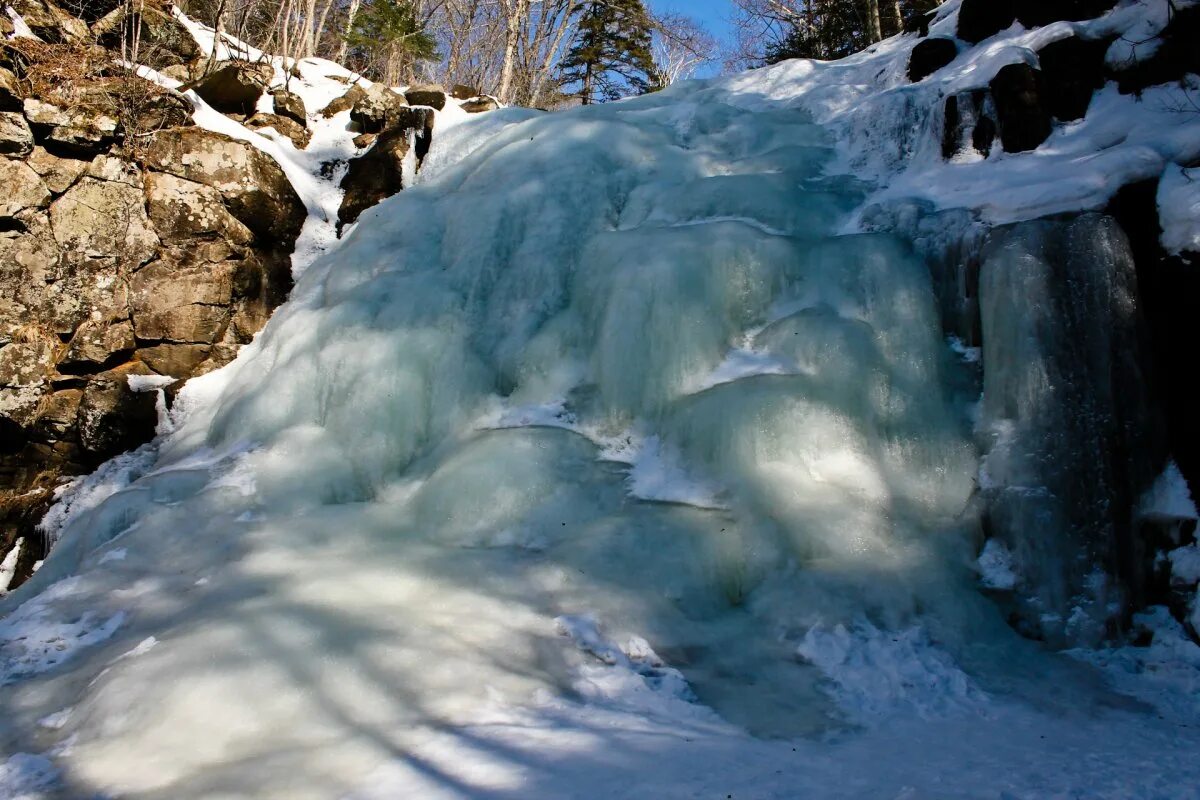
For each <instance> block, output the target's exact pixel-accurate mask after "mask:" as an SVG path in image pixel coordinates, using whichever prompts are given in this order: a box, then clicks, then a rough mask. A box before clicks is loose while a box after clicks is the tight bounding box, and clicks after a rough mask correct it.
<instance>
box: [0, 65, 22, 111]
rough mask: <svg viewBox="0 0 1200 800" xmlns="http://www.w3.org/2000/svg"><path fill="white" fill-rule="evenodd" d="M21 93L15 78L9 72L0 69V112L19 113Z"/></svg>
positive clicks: (2, 68)
mask: <svg viewBox="0 0 1200 800" xmlns="http://www.w3.org/2000/svg"><path fill="white" fill-rule="evenodd" d="M20 110H21V91H20V89H19V87H18V86H17V76H16V75H14V74H13V73H12V71H11V70H8V69H5V68H4V67H0V111H20Z"/></svg>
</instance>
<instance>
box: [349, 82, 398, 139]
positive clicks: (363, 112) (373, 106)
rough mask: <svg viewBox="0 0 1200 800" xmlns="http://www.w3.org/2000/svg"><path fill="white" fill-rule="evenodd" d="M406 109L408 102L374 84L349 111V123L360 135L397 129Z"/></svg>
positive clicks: (385, 88) (389, 90)
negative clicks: (355, 127) (351, 123)
mask: <svg viewBox="0 0 1200 800" xmlns="http://www.w3.org/2000/svg"><path fill="white" fill-rule="evenodd" d="M407 109H408V102H407V101H406V100H405V99H404V97H403V96H401V95H398V94H396V93H395V92H393V91H392V90H391V89H388V88H387V87H385V86H380V85H378V84H376V85H375V86H372V87H371V88H370V89H367V90H366V91H365V92H364V94H363V96H362V97H361V98H360V99H359V101H358V102H357V103H355V104H354V107H353V108H352V109H350V121H351V122H353V123H354V124H356V125H357V126H358V129H359V131H360V132H362V133H381V132H382V131H386V130H390V129H392V128H396V127H399V126H400V125H401V124H402V122H401V115H402V114H403V113H404V112H405V111H406V110H407Z"/></svg>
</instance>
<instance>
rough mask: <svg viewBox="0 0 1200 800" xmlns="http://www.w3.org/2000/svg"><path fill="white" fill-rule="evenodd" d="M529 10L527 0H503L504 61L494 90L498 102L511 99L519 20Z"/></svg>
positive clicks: (519, 33)
mask: <svg viewBox="0 0 1200 800" xmlns="http://www.w3.org/2000/svg"><path fill="white" fill-rule="evenodd" d="M528 10H529V0H505V2H504V14H505V20H504V23H505V24H504V62H503V64H502V65H501V67H500V86H499V88H497V90H496V94H497V96H498V97H499V98H500V102H502V103H507V102H509V101H510V100H512V78H513V68H514V67H515V66H516V62H517V44H518V43H519V41H520V38H521V20H522V19H524V17H525V14H526V13H528Z"/></svg>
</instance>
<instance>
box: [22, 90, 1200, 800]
mask: <svg viewBox="0 0 1200 800" xmlns="http://www.w3.org/2000/svg"><path fill="white" fill-rule="evenodd" d="M768 79H769V74H768V77H767V78H764V79H763V80H764V83H763V85H766V82H767V81H768ZM756 85H758V84H756V83H755V82H754V81H753V80H749V79H746V78H742V79H738V80H734V81H729V82H724V83H721V82H715V83H694V84H686V85H683V86H679V87H676V88H674V89H672V90H669V91H665V92H662V93H659V94H656V95H653V96H649V97H645V98H640V99H637V100H633V101H629V102H623V103H618V104H613V105H610V106H606V107H597V108H589V109H582V110H579V111H575V112H570V113H563V114H556V115H535V114H533V113H530V112H524V111H518V110H505V111H501V112H497V113H495V114H492V115H488V117H487V119H483V120H479V121H478V122H475V121H471V122H460V123H459V124H458V125H457V126H455V127H454V128H452V129H450V131H448V132H447V135H445V136H443V137H441V138H440V139H439V140H438V145H437V148H438V149H435V151H434V152H433V153H431V155H430V157H429V160H428V162H427V170H426V172H425V173H423V180H422V182H421V184H420V185H419V186H417V187H415V188H412V189H409V190H406V191H405V192H403V193H402V194H400V195H398V196H396V197H394V198H392V199H390V200H388V201H386V202H384V203H383V204H381V205H380V206H379V207H377V208H376V209H374V210H372V211H370V212H367V213H366V214H364V215H363V217H362V218H361V220H360V221H359V223H358V224H357V226H356V227H355V228H354V229H353V231H352V232H351V234H350V235H349V237H348V238H347V239H346V240H345V242H344V243H342V244H341V245H340V246H338V247H337V248H336V249H334V250H332V251H331V252H330V253H329V254H328V255H326V256H324V257H322V258H320V259H319V260H317V261H316V262H315V263H314V264H313V265H312V266H311V267H309V268H308V269H307V270H306V271H305V272H304V273H303V275H302V276H301V277H300V279H299V282H298V284H297V287H296V291H295V293H294V296H293V299H292V300H291V301H290V302H289V303H288V304H287V305H285V306H284V307H283V308H281V309H280V310H279V311H278V312H277V314H276V316H275V317H274V318H273V319H272V320H271V322H270V324H269V325H268V327H267V328H266V330H265V331H264V332H263V334H261V335H260V336H259V338H258V339H257V340H256V341H255V342H254V343H253V344H252V345H250V346H247V347H246V348H245V349H244V350H243V352H242V354H241V355H240V356H239V358H238V359H237V361H235V362H234V363H233V364H232V365H230V366H229V367H228V368H227V369H225V370H222V371H221V372H219V373H216V374H213V375H210V376H206V377H205V378H203V379H200V380H198V381H195V382H193V383H192V384H191V385H190V386H189V387H188V388H187V390H186V391H185V392H184V394H183V395H182V396H181V398H180V400H179V402H178V403H177V405H176V407H175V410H174V412H173V415H174V418H173V420H172V425H173V431H172V432H171V433H169V434H167V435H164V436H162V437H160V439H159V440H158V441H156V442H155V443H154V444H152V445H148V446H147V447H145V448H143V449H142V450H140V451H137V452H135V453H132V454H128V455H126V456H123V457H121V458H120V459H117V460H116V461H114V462H111V463H110V464H109V465H107V466H106V467H104V468H102V470H101V471H100V472H99V473H97V474H96V475H95V476H92V477H91V478H89V479H88V480H86V481H83V482H82V483H80V484H79V485H78V486H77V487H76V488H75V489H74V490H73V492H72V493H71V494H70V495H68V496H67V497H66V498H64V504H63V505H62V506H60V508H59V510H58V511H57V512H56V514H57V516H56V517H55V520H56V522H55V525H56V531H57V534H58V536H59V537H60V538H59V543H58V545H57V547H56V548H55V550H54V551H53V554H52V556H51V558H50V559H49V560H48V561H47V563H46V564H45V565H44V566H43V567H42V568H41V570H40V571H39V572H38V573H37V574H36V576H35V577H34V579H33V580H31V581H30V582H29V583H28V584H27V585H26V586H24V587H22V588H21V589H20V590H18V591H17V592H15V593H14V594H13V595H11V596H9V597H8V598H6V599H4V600H3V601H0V614H3V615H5V616H4V617H3V619H0V687H2V688H0V747H3V748H4V750H5V751H6V752H7V753H8V754H9V755H8V757H7V760H6V761H0V795H4V796H11V797H30V798H33V797H50V798H54V797H63V798H85V797H129V798H163V799H164V800H165V799H166V798H170V799H171V800H183V799H185V798H217V797H220V798H290V799H299V798H314V799H315V798H336V797H346V798H467V797H470V798H514V799H515V798H531V797H545V798H568V797H577V798H597V797H614V798H617V797H630V798H632V797H662V798H668V797H670V798H675V797H679V798H684V797H688V798H690V797H704V798H721V797H735V798H798V797H861V798H881V797H883V798H962V797H971V798H1016V797H1028V798H1035V797H1036V798H1046V797H1063V798H1082V797H1088V798H1099V797H1111V798H1128V797H1145V798H1152V797H1162V798H1182V797H1195V796H1200V789H1198V787H1200V762H1198V760H1197V758H1196V756H1195V754H1196V752H1197V747H1198V746H1200V730H1198V725H1197V721H1198V720H1200V715H1198V714H1197V710H1198V708H1197V706H1198V703H1197V688H1198V686H1200V682H1198V680H1197V675H1198V674H1200V673H1198V672H1197V669H1196V664H1197V663H1200V659H1198V658H1197V656H1196V654H1195V651H1196V648H1195V647H1194V646H1193V645H1191V644H1190V642H1188V641H1186V639H1185V638H1184V637H1183V636H1182V633H1181V632H1176V633H1175V635H1174V638H1171V636H1170V635H1169V634H1170V633H1171V631H1172V629H1171V627H1170V626H1171V625H1172V624H1173V623H1169V622H1168V621H1166V620H1162V619H1157V620H1155V619H1150V620H1146V624H1153V625H1156V626H1157V627H1158V628H1159V630H1160V632H1161V633H1162V635H1161V636H1160V637H1159V638H1156V643H1157V644H1156V647H1155V648H1151V649H1149V650H1140V651H1132V650H1120V651H1113V652H1100V653H1097V652H1090V653H1086V654H1084V653H1081V654H1076V655H1077V657H1071V656H1069V655H1064V654H1049V653H1046V652H1044V651H1042V650H1040V649H1039V648H1038V647H1037V646H1036V645H1034V644H1033V643H1030V642H1027V641H1024V640H1022V639H1020V638H1019V637H1017V636H1016V635H1015V634H1014V633H1013V632H1012V631H1011V630H1010V629H1009V628H1008V626H1007V625H1006V624H1005V622H1004V620H1003V619H1002V618H1001V616H1000V614H999V612H998V611H997V610H996V609H995V608H994V607H993V605H992V604H991V603H990V601H989V600H988V599H987V598H986V597H984V595H983V594H981V593H980V591H979V589H978V582H979V576H978V574H977V573H976V571H975V570H976V566H975V564H976V562H975V559H976V555H977V553H978V549H979V546H980V541H978V538H977V537H978V534H977V529H978V526H977V524H976V522H977V521H976V519H975V510H974V505H973V503H972V496H973V494H974V492H975V489H976V474H977V469H978V463H977V461H978V457H977V453H976V452H975V449H974V445H973V443H972V437H971V434H970V421H969V410H968V403H967V400H968V398H963V397H959V396H957V395H956V394H955V391H954V390H953V388H952V387H955V386H960V385H962V383H963V382H962V381H960V380H957V379H956V376H955V371H956V370H960V369H964V366H963V364H962V362H961V360H960V359H959V358H958V357H957V356H956V355H955V354H954V353H953V352H952V350H951V349H950V348H949V347H948V346H947V344H946V342H945V341H944V340H943V339H942V337H941V333H940V330H941V328H940V323H939V320H938V318H937V310H936V305H935V301H934V297H933V292H932V289H931V286H930V278H929V275H928V271H927V269H926V268H925V266H924V264H922V263H921V262H920V260H919V259H917V258H916V257H914V256H913V254H912V253H911V252H910V250H909V249H908V247H907V246H906V245H905V244H904V243H902V242H901V241H899V240H897V239H894V238H891V237H889V236H886V235H881V234H869V235H868V234H844V231H845V230H846V229H847V228H846V226H847V221H848V220H849V219H850V218H851V217H852V215H853V213H854V212H855V210H856V209H857V208H858V207H859V206H860V205H861V203H862V201H863V199H864V197H865V192H866V189H865V187H863V186H862V185H860V183H859V182H858V181H857V180H855V179H854V178H852V177H846V176H839V175H838V174H837V172H838V170H837V169H836V167H832V165H833V164H834V163H835V155H836V154H835V151H834V149H833V146H832V137H831V135H830V133H829V132H828V130H827V129H826V128H824V127H823V126H821V125H818V124H817V123H815V122H814V121H813V118H812V117H811V116H809V114H808V113H806V112H805V111H804V110H802V109H801V107H800V105H799V104H798V103H788V102H783V101H779V100H777V99H774V100H773V99H771V98H768V97H766V96H764V95H762V94H759V93H756V91H755V86H756ZM970 399H974V398H970ZM6 792H7V794H5V793H6Z"/></svg>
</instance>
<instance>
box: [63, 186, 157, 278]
mask: <svg viewBox="0 0 1200 800" xmlns="http://www.w3.org/2000/svg"><path fill="white" fill-rule="evenodd" d="M50 220H51V223H52V227H53V231H54V239H55V241H56V242H58V244H59V246H60V247H61V248H62V249H63V250H67V251H74V252H76V253H78V254H79V255H81V256H85V257H114V256H117V257H120V258H121V259H123V260H126V261H127V262H130V263H132V264H133V265H134V266H136V265H138V264H144V263H145V262H146V261H148V260H149V259H150V258H151V257H152V256H153V255H154V253H155V251H156V250H157V249H158V247H159V239H158V236H157V235H156V234H155V232H154V228H153V227H152V226H151V225H150V218H149V217H147V216H146V207H145V198H144V196H143V194H142V190H141V188H140V187H138V186H134V185H130V184H129V183H123V182H120V181H110V180H100V179H97V178H90V177H84V178H82V179H80V181H79V182H78V183H76V184H75V185H74V186H72V187H71V188H70V189H69V190H67V192H66V193H65V194H63V195H62V196H61V197H59V198H58V199H57V200H55V201H54V202H53V204H51V206H50Z"/></svg>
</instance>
